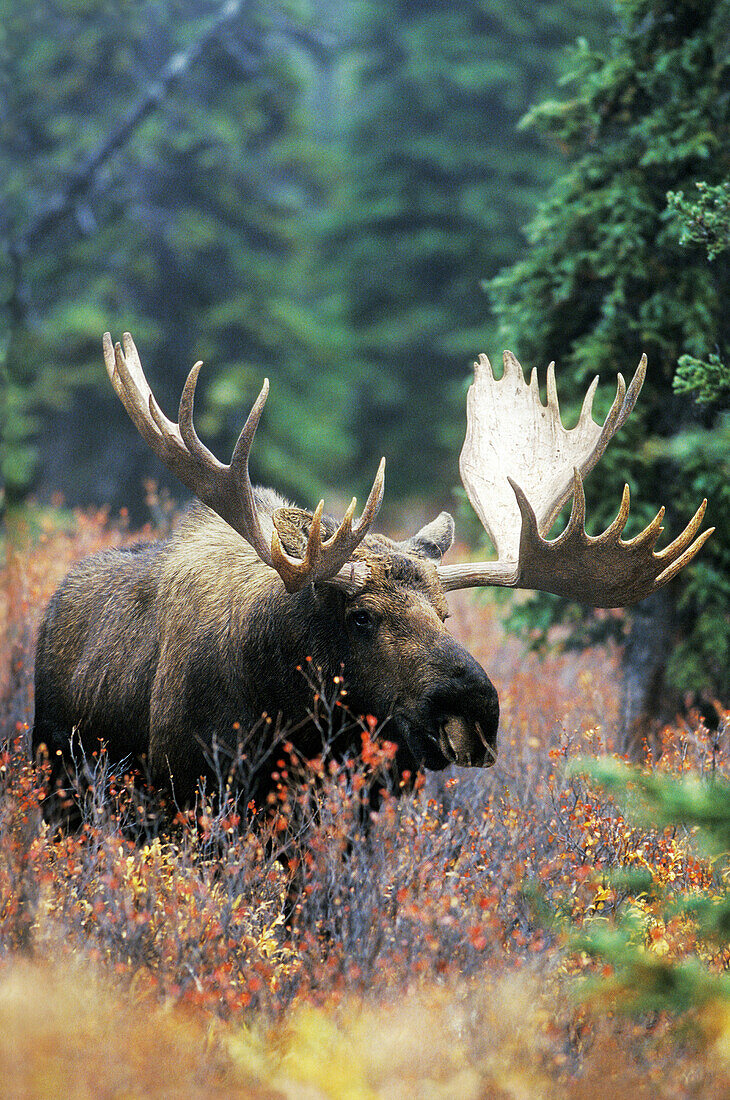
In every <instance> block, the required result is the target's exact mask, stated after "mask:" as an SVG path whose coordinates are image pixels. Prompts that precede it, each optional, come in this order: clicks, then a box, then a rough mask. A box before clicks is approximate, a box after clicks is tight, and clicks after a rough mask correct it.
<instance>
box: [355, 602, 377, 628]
mask: <svg viewBox="0 0 730 1100" xmlns="http://www.w3.org/2000/svg"><path fill="white" fill-rule="evenodd" d="M350 622H351V623H352V625H353V626H354V628H355V630H357V632H358V633H359V634H369V633H370V631H371V630H372V628H373V626H374V625H375V620H374V619H373V616H372V615H371V614H370V612H369V611H366V610H365V608H364V607H359V608H358V609H357V611H353V612H352V614H351V615H350Z"/></svg>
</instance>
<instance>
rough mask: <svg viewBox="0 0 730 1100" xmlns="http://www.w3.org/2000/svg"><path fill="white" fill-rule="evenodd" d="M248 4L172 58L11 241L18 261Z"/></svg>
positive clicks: (236, 0) (228, 12)
mask: <svg viewBox="0 0 730 1100" xmlns="http://www.w3.org/2000/svg"><path fill="white" fill-rule="evenodd" d="M246 3H247V0H226V3H224V4H223V5H222V6H221V8H220V10H219V12H218V14H217V15H216V17H215V18H214V20H213V22H212V23H211V24H210V26H209V27H208V29H207V30H206V31H205V32H204V33H203V34H201V35H200V37H199V38H196V39H195V41H194V42H191V43H190V45H189V46H186V47H185V49H182V50H178V51H177V53H174V54H173V55H172V57H171V58H170V60H169V61H168V62H167V64H166V65H165V66H164V67H163V69H162V71H161V72H160V75H159V76H158V78H157V80H155V81H154V83H152V84H151V85H150V86H149V87H148V88H147V89H146V90H145V91H144V93H143V94H142V95H141V96H140V98H139V100H138V101H137V103H136V104H135V105H134V106H133V107H132V108H131V109H130V110H129V111H128V113H127V115H126V116H125V117H124V118H123V119H122V120H121V122H120V123H119V124H118V125H117V126H116V127H115V128H114V129H113V130H112V131H111V132H110V133H109V134H108V135H107V136H106V137H105V138H104V140H103V141H101V142H100V144H99V145H98V146H97V147H96V149H94V150H93V151H92V152H91V153H90V154H89V155H88V157H87V158H86V160H85V161H83V162H82V164H81V165H80V166H79V167H78V168H77V169H76V171H75V172H74V173H73V174H72V176H71V179H70V180H69V182H68V184H67V185H66V188H65V189H64V191H63V192H62V194H61V195H59V197H58V198H57V199H56V200H55V202H53V203H52V204H51V205H50V206H48V207H47V208H46V209H45V210H44V211H43V212H42V213H41V214H39V216H38V217H37V218H36V220H35V222H33V223H32V224H31V225H30V227H29V228H28V229H27V230H26V231H25V233H23V234H22V236H20V237H19V238H18V239H17V240H16V241H14V242H11V244H10V248H9V251H10V253H11V255H12V256H13V258H14V259H15V260H16V261H18V260H22V257H23V256H24V255H25V254H26V252H27V251H28V250H29V248H30V247H31V245H34V244H37V242H38V240H39V239H40V238H42V237H43V236H44V235H45V234H46V233H48V232H50V230H52V229H53V228H54V226H55V225H56V224H57V223H58V222H59V221H60V220H61V219H62V218H63V217H64V216H65V215H66V214H67V213H68V212H69V211H70V210H72V209H73V207H74V206H75V204H76V203H77V202H78V200H79V198H80V196H81V195H82V194H84V193H85V192H86V191H88V190H89V189H90V188H91V187H92V185H93V183H94V181H95V179H96V177H97V175H98V173H99V170H100V168H101V167H102V166H103V165H104V164H105V163H106V161H108V160H109V158H110V157H111V156H113V154H114V153H116V152H117V150H119V149H120V148H121V147H122V146H123V145H124V143H125V142H126V141H127V139H128V138H129V137H130V136H131V134H133V133H134V131H135V130H136V129H137V128H138V127H139V126H140V125H141V124H142V122H144V120H145V119H146V118H147V117H148V116H149V115H150V114H151V113H152V112H153V111H154V110H156V109H157V108H158V107H159V106H160V104H161V103H162V102H163V101H164V99H165V96H166V95H167V93H168V91H169V90H170V88H171V87H172V86H173V85H174V84H175V82H176V81H177V80H179V79H180V77H181V76H182V75H183V74H184V73H185V72H187V70H188V69H189V68H190V67H191V65H193V63H194V62H195V61H197V59H198V58H199V57H200V55H201V54H202V53H203V51H204V50H205V49H206V48H207V47H208V46H209V45H210V43H211V42H212V41H213V40H214V39H215V38H216V37H217V36H218V35H219V34H220V33H221V31H222V30H224V29H225V28H226V27H227V26H229V24H231V23H232V22H233V21H234V20H235V19H237V18H238V16H239V15H240V14H241V12H242V11H243V9H244V7H245V5H246Z"/></svg>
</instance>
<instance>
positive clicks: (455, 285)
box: [329, 0, 609, 495]
mask: <svg viewBox="0 0 730 1100" xmlns="http://www.w3.org/2000/svg"><path fill="white" fill-rule="evenodd" d="M351 10H352V12H353V15H355V16H356V17H357V20H356V22H355V23H353V32H352V39H351V41H350V44H349V46H350V48H349V49H347V50H346V51H345V52H344V53H343V55H342V56H341V57H340V59H339V63H338V66H337V69H336V71H335V74H334V79H335V80H336V82H337V86H336V93H335V94H334V95H332V96H330V102H331V103H332V109H333V111H334V112H335V114H336V112H337V111H338V109H339V118H337V117H336V118H335V122H334V127H335V129H336V127H337V124H338V123H339V127H340V133H341V135H342V136H341V143H340V145H339V148H335V155H338V153H339V155H340V157H341V162H340V165H341V167H340V171H341V183H340V188H339V211H338V219H337V223H336V225H335V226H334V227H333V228H332V230H331V234H330V237H329V271H330V275H331V283H330V285H331V288H332V291H331V293H332V297H333V299H339V306H340V309H341V314H342V316H343V317H344V319H345V323H346V326H347V327H349V329H350V330H351V332H352V340H353V347H352V351H353V358H354V359H355V360H356V361H357V362H358V363H359V364H360V365H361V368H362V369H361V372H360V374H359V375H358V376H357V377H356V378H355V384H356V387H357V389H356V393H357V400H356V402H354V403H353V409H354V411H355V414H356V415H355V419H354V430H355V434H356V436H357V438H358V439H359V440H360V445H361V448H362V451H361V454H362V456H363V457H365V456H370V461H371V462H372V461H373V460H374V459H375V458H376V457H377V456H378V455H379V454H381V453H385V454H387V455H388V457H389V459H391V460H392V461H391V466H390V470H389V475H388V484H389V493H395V494H399V493H407V492H411V493H420V494H424V493H428V494H431V495H433V494H434V493H438V492H441V493H443V492H444V491H445V489H446V487H447V486H449V485H451V484H452V483H453V480H454V476H455V471H456V455H457V454H458V448H459V446H460V444H461V441H462V439H463V428H464V388H463V384H464V380H465V378H466V375H467V371H468V366H469V361H470V360H473V358H474V357H475V356H476V355H477V354H478V353H479V352H481V351H485V350H490V349H491V345H492V343H493V339H494V326H493V324H492V323H491V318H490V315H489V306H488V301H487V299H486V297H485V295H484V292H483V286H482V283H483V280H484V279H485V277H489V276H490V275H493V274H496V272H497V271H498V270H499V269H500V268H501V267H502V266H504V264H506V263H508V262H510V261H511V260H513V259H514V258H515V257H516V256H517V255H518V254H519V248H520V243H521V226H522V225H523V224H524V223H525V221H526V220H527V218H528V217H529V216H530V214H531V212H532V211H533V210H534V208H535V205H536V202H537V196H538V195H539V194H541V193H543V192H544V190H545V189H546V187H547V186H548V182H549V180H550V179H551V178H552V176H553V174H554V171H555V168H556V165H557V163H558V159H559V158H558V156H557V155H556V154H554V153H553V152H551V151H549V150H547V148H546V146H545V145H544V143H542V142H541V140H540V139H539V138H538V137H537V136H536V135H534V134H532V133H527V132H523V131H518V130H517V123H518V120H519V118H520V116H521V115H522V113H523V112H524V111H525V110H526V109H527V107H528V106H529V105H530V104H531V103H532V102H534V101H535V98H536V97H538V96H539V95H541V94H544V92H545V91H546V90H547V88H548V87H550V86H551V84H552V82H554V81H555V80H556V79H557V78H558V76H559V74H560V72H561V65H562V56H563V47H564V46H565V44H566V43H567V42H570V41H573V40H574V38H575V36H576V34H577V33H591V34H592V33H594V32H596V33H598V31H599V30H600V29H602V28H604V27H605V25H606V22H607V13H608V10H609V8H608V3H607V2H606V3H601V4H595V5H592V6H591V8H590V9H589V10H586V8H585V5H583V4H577V3H572V2H571V3H567V4H566V3H561V4H557V3H548V4H540V5H535V4H532V3H527V2H526V0H525V2H523V0H517V2H516V3H513V4H510V5H505V4H503V3H501V2H497V0H448V2H444V0H437V2H436V0H429V2H425V3H424V2H422V3H418V4H414V3H409V2H405V0H398V2H392V0H368V2H367V3H358V4H355V5H351ZM345 22H346V21H345Z"/></svg>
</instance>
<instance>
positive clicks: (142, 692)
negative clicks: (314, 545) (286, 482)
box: [33, 490, 498, 803]
mask: <svg viewBox="0 0 730 1100" xmlns="http://www.w3.org/2000/svg"><path fill="white" fill-rule="evenodd" d="M257 493H258V504H259V509H260V511H262V512H264V513H267V514H268V515H269V516H271V514H272V513H273V512H274V511H277V527H278V529H279V532H280V535H281V537H282V541H283V542H284V545H285V546H286V547H287V549H288V550H289V552H290V553H297V552H301V551H302V549H303V545H304V543H305V541H306V536H307V532H308V528H309V524H310V522H311V513H308V512H305V511H302V510H301V509H296V508H293V507H291V506H288V505H285V503H284V502H283V501H281V500H280V499H279V498H278V497H276V495H275V494H273V493H272V492H271V491H270V490H263V491H261V490H257ZM446 519H448V523H446V522H445V521H444V523H442V524H441V527H439V526H438V524H437V525H436V526H437V531H436V534H434V529H433V525H429V527H428V528H424V529H423V532H419V533H418V534H417V535H416V536H414V537H413V539H410V540H408V541H407V542H405V543H395V542H392V541H391V540H389V539H386V538H384V537H382V536H375V535H370V536H368V537H367V538H366V539H365V541H364V542H363V544H361V546H360V547H358V550H357V551H356V556H357V557H360V558H361V559H364V560H366V561H367V563H368V565H369V571H370V579H369V581H368V583H367V584H366V585H365V587H364V588H363V589H362V590H361V591H360V592H358V593H357V594H356V595H355V596H346V595H345V594H344V593H343V592H342V591H341V590H340V589H338V588H336V587H335V586H333V585H329V584H326V583H324V584H319V585H317V586H309V587H307V588H305V589H303V590H302V591H300V592H298V593H295V594H293V595H291V594H289V593H287V592H286V590H285V588H284V585H283V583H282V582H281V580H280V578H279V576H278V575H277V574H276V573H275V572H274V570H272V569H270V568H269V567H267V566H266V565H264V564H263V563H262V562H261V561H260V560H259V559H258V558H257V557H256V555H255V554H254V552H253V550H252V549H251V548H250V546H249V545H248V544H247V543H246V542H245V541H244V540H243V539H241V538H240V536H239V535H237V534H236V532H234V531H233V530H232V529H231V528H230V527H228V525H227V524H226V523H225V522H224V521H223V520H221V519H220V518H219V517H218V516H216V515H215V514H214V513H213V512H211V511H210V510H209V509H207V508H205V507H204V506H201V505H195V506H193V508H191V510H190V511H189V512H188V513H187V514H186V515H185V517H184V518H183V519H182V521H181V523H180V525H179V527H178V529H177V530H176V532H175V533H174V534H173V535H172V536H171V537H170V538H169V539H167V540H165V541H163V542H159V543H151V544H147V545H143V546H139V547H136V548H132V549H131V550H122V551H111V552H105V553H102V554H99V555H96V556H95V557H92V558H90V559H88V560H86V561H84V562H81V563H80V564H79V565H77V566H76V567H75V568H74V569H73V570H72V571H71V572H70V573H69V574H68V576H67V577H66V578H65V580H64V581H63V582H62V584H61V586H60V588H59V589H58V591H57V592H56V593H55V595H54V596H53V598H52V599H51V601H50V604H49V606H48V609H47V611H46V615H45V618H44V621H43V624H42V627H41V631H40V635H39V640H38V649H37V656H36V717H35V725H34V730H33V748H34V752H36V753H38V752H39V750H40V749H41V745H46V746H47V748H48V751H49V754H50V757H51V762H52V765H53V773H54V779H55V780H56V781H57V782H63V780H64V765H65V762H66V761H67V759H68V755H69V740H70V737H71V732H72V730H73V729H76V730H77V731H78V733H79V734H80V736H81V739H82V741H83V746H84V748H85V750H86V751H87V752H88V751H93V749H95V748H96V747H98V744H99V742H100V741H101V742H105V743H106V744H107V745H108V748H109V753H110V756H111V757H112V759H114V760H121V759H124V758H127V757H129V758H132V759H135V758H143V759H144V760H145V761H146V764H147V766H148V768H149V773H150V775H151V778H152V780H153V781H154V782H155V783H156V784H160V785H164V786H167V787H171V788H172V789H173V791H174V793H175V796H176V797H177V798H178V800H179V801H180V802H182V803H187V802H189V801H190V799H191V798H192V797H193V795H194V792H195V789H196V784H197V781H198V778H199V776H201V774H205V773H206V772H207V773H210V771H211V761H210V757H211V754H212V753H213V752H214V749H215V746H216V745H217V744H220V745H223V746H224V747H225V748H226V750H227V751H228V752H230V753H235V751H236V745H237V744H238V743H239V742H240V741H241V740H242V739H245V738H246V737H247V736H248V735H249V731H250V730H252V729H253V728H256V727H260V726H261V716H262V714H267V715H268V716H269V717H270V718H271V719H274V720H275V722H274V723H272V725H275V724H277V723H278V725H279V726H282V725H286V726H289V727H291V730H292V732H291V737H292V739H293V740H295V743H296V744H297V746H298V747H299V748H300V750H301V751H302V752H303V753H305V754H307V753H311V754H312V755H313V754H315V753H316V752H317V751H319V749H321V733H319V732H318V731H317V729H316V726H315V724H314V723H313V722H312V721H311V720H308V716H309V713H310V709H311V695H312V690H311V684H310V683H308V681H307V679H306V678H305V676H303V675H302V673H301V671H298V670H300V669H301V668H302V667H305V668H307V667H314V668H315V669H318V670H320V672H321V676H322V678H323V681H324V682H325V683H332V680H333V678H334V677H335V676H336V675H338V674H340V672H341V671H342V670H343V669H344V677H345V690H346V693H347V694H346V696H345V699H346V701H347V703H348V704H349V708H350V710H351V711H352V712H353V713H354V714H372V715H374V716H375V717H376V718H377V719H378V721H379V722H381V723H382V722H385V723H386V725H385V735H386V736H387V737H389V738H390V739H391V740H395V741H396V742H397V743H398V745H399V760H400V763H401V765H402V766H404V767H409V768H411V769H415V768H416V767H418V766H421V765H425V766H428V767H435V768H439V767H444V766H445V765H446V764H447V763H448V761H449V758H452V757H455V758H456V759H457V761H458V762H459V763H475V764H482V763H491V760H492V758H493V751H491V750H492V747H493V745H494V743H495V739H496V727H497V715H498V705H497V699H496V693H495V691H494V688H493V687H492V685H491V683H490V682H489V680H488V678H487V676H486V674H485V673H484V671H483V670H482V669H481V668H480V667H479V666H478V665H477V663H476V662H475V661H474V659H473V658H472V657H471V656H470V655H469V654H468V653H467V652H466V650H464V649H463V648H462V647H461V646H459V645H458V644H457V643H456V642H455V641H454V639H453V638H452V637H451V635H450V634H449V633H448V631H447V630H446V627H445V626H444V619H445V618H446V615H447V613H448V609H447V605H446V600H445V598H444V594H443V591H442V590H441V586H440V583H439V580H438V576H437V572H436V568H435V562H436V561H437V560H439V558H440V554H441V551H442V550H443V549H444V548H445V547H446V545H447V544H448V543H450V541H451V533H452V529H453V525H452V524H451V521H450V518H449V517H446ZM325 526H326V527H327V529H328V530H330V531H331V530H334V523H333V521H330V520H325ZM441 528H443V531H442V530H441ZM434 538H436V539H437V540H439V539H440V545H437V544H435V543H434V542H433V539H434ZM307 658H311V663H308V662H307ZM331 733H332V735H333V737H334V738H335V741H336V745H337V746H338V751H343V750H346V749H347V748H348V747H350V746H353V747H354V746H356V744H357V742H358V741H359V735H358V734H357V733H354V734H353V733H350V734H349V737H348V736H347V735H346V734H345V733H344V732H342V731H340V730H338V729H334V730H333V731H331ZM338 738H339V740H337V739H338ZM446 738H448V740H446ZM485 741H486V743H487V744H486V745H485ZM271 751H272V750H271V749H269V752H271ZM265 758H266V750H265V749H264V751H263V754H262V758H261V761H260V764H259V766H258V768H257V769H256V770H255V774H254V775H253V787H254V791H253V793H254V794H255V796H257V797H262V796H263V794H264V793H265V791H266V789H267V788H268V784H269V781H270V762H269V765H268V766H267V762H266V759H265Z"/></svg>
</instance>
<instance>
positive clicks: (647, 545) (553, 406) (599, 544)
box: [438, 352, 711, 607]
mask: <svg viewBox="0 0 730 1100" xmlns="http://www.w3.org/2000/svg"><path fill="white" fill-rule="evenodd" d="M504 363H505V369H504V374H503V376H502V378H501V379H499V380H498V381H495V379H494V374H493V372H492V370H491V368H490V367H489V361H488V360H487V359H486V357H484V356H482V357H481V358H480V359H479V362H478V364H476V370H475V376H474V384H473V385H472V387H471V388H470V390H469V396H468V401H467V432H466V440H465V442H464V449H463V450H462V454H461V462H460V466H461V473H462V480H463V482H464V486H465V488H466V491H467V495H468V497H469V499H470V501H471V502H472V504H473V506H474V509H475V511H476V512H477V514H478V515H479V517H480V519H481V520H482V522H483V523H484V526H485V528H486V530H487V532H488V534H489V535H490V537H491V538H492V540H493V542H494V543H495V545H496V547H497V551H498V554H499V560H498V561H496V562H475V563H473V564H470V565H457V566H439V567H438V572H439V576H440V578H441V582H442V585H443V587H444V589H445V590H450V589H455V588H467V587H471V586H475V585H487V584H488V585H500V586H503V587H511V588H535V589H541V590H543V591H546V592H554V593H556V594H558V595H562V596H567V597H569V598H571V599H576V600H582V601H584V602H588V603H592V604H593V605H594V606H596V607H620V606H624V605H626V604H630V603H634V602H635V601H636V600H639V599H642V598H643V597H644V596H647V595H649V593H651V592H655V591H656V590H657V589H658V588H660V587H661V586H662V585H664V584H666V583H667V582H668V581H670V580H671V579H672V577H674V576H676V574H677V573H678V572H679V570H680V569H682V568H683V567H684V566H685V565H686V564H687V562H689V561H690V560H691V559H692V558H693V557H694V555H695V554H696V553H697V552H698V551H699V550H700V548H701V547H702V546H703V545H704V543H705V542H706V540H707V539H708V538H709V536H710V534H711V531H706V532H704V533H703V534H701V535H699V537H696V536H697V533H698V531H699V528H700V525H701V523H702V518H703V516H704V505H702V506H701V507H700V508H699V509H698V510H697V513H696V515H695V516H694V518H693V519H692V520H691V521H690V523H689V524H688V525H687V527H686V528H685V530H684V531H683V532H682V533H681V535H679V537H678V538H676V539H675V540H674V542H672V543H671V544H670V545H669V546H667V547H666V548H665V549H664V550H661V551H659V552H655V550H654V547H655V545H656V542H657V540H658V538H659V536H660V534H661V532H662V520H663V517H664V509H663V508H662V509H660V511H659V512H658V513H657V515H656V516H655V518H654V519H653V520H652V522H651V523H650V524H649V525H648V526H647V527H646V528H644V530H643V531H642V532H641V533H640V534H638V535H637V536H636V537H635V538H632V539H629V540H627V541H624V540H623V538H622V537H621V536H622V533H623V531H624V528H625V526H626V522H627V519H628V515H629V505H630V494H629V487H628V485H627V486H625V488H624V491H623V495H622V499H621V507H620V509H619V512H618V515H617V516H616V518H615V519H614V521H613V523H611V524H610V526H609V527H608V528H607V529H606V530H605V531H604V532H603V534H601V535H598V536H595V537H592V536H590V535H588V534H587V533H586V530H585V493H584V489H583V479H584V477H585V476H586V475H587V474H588V473H589V472H590V471H591V470H592V469H593V467H594V466H595V465H596V463H597V462H598V460H599V458H600V457H601V456H602V454H603V452H604V451H605V449H606V447H607V446H608V443H609V442H610V440H611V438H612V437H613V436H614V435H615V433H616V432H617V431H618V429H619V428H620V427H621V426H622V425H623V424H624V423H625V422H626V420H627V418H628V416H629V414H630V413H631V411H632V409H633V408H634V406H635V404H636V401H637V398H638V396H639V393H640V391H641V387H642V386H643V384H644V379H645V377H646V366H647V361H646V356H645V355H642V357H641V360H640V362H639V365H638V367H637V369H636V372H635V374H634V377H633V379H632V380H631V384H630V385H629V386H628V388H627V386H626V383H625V382H624V379H623V377H622V375H620V374H619V375H618V378H617V382H616V396H615V398H614V400H613V403H612V405H611V408H610V410H609V413H608V415H607V417H606V419H605V420H604V422H603V424H602V425H598V424H596V423H595V421H594V420H593V417H592V408H593V398H594V395H595V392H596V386H597V383H598V379H597V378H596V379H594V380H593V382H592V383H591V385H590V387H589V389H588V392H587V393H586V395H585V398H584V400H583V405H582V408H581V413H580V417H579V418H578V423H577V424H576V426H575V427H574V428H572V429H570V430H569V431H566V429H565V428H564V427H563V424H562V422H561V419H560V409H559V405H558V395H557V387H556V385H555V374H554V365H553V364H552V363H551V364H550V366H549V367H548V372H547V403H546V405H543V404H542V403H541V401H540V398H539V392H538V385H537V376H536V374H535V371H533V372H532V376H531V379H530V384H529V386H528V385H527V384H526V383H525V380H524V375H523V373H522V368H521V367H520V365H519V363H518V362H517V360H516V359H515V358H514V356H513V355H511V354H510V353H507V352H505V356H504ZM485 367H486V368H488V369H486V370H485V369H484V368H485ZM568 463H570V465H568ZM571 493H572V496H573V506H572V509H571V513H570V519H569V521H568V524H567V526H566V528H565V530H564V531H563V533H562V534H561V535H559V536H558V537H557V538H555V539H553V540H548V539H547V538H546V536H547V533H548V531H549V530H550V527H551V525H552V523H553V521H554V519H555V517H556V515H557V513H558V511H559V509H560V508H561V507H562V505H563V504H564V503H565V501H566V500H567V499H568V498H569V496H570V495H571ZM693 540H694V541H693Z"/></svg>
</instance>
